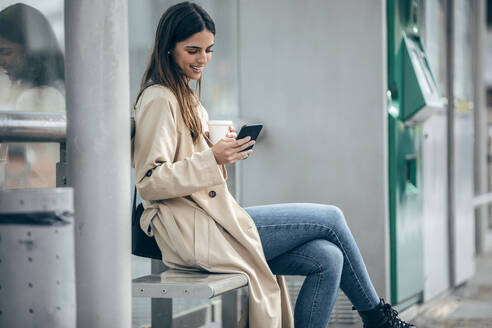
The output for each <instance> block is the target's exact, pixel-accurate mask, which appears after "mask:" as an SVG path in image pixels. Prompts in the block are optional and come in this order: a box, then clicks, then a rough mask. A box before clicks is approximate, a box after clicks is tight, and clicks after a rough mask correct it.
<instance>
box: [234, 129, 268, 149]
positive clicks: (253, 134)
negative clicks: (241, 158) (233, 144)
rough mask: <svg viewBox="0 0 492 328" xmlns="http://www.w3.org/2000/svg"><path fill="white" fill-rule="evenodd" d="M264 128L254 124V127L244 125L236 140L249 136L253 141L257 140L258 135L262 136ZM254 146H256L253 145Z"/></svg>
mask: <svg viewBox="0 0 492 328" xmlns="http://www.w3.org/2000/svg"><path fill="white" fill-rule="evenodd" d="M262 128H263V124H261V123H258V124H252V125H246V124H245V125H243V126H242V127H241V130H239V133H238V135H237V138H236V140H238V139H242V138H245V137H247V136H250V137H251V140H256V138H258V135H259V134H260V131H261V129H262ZM253 146H254V145H253ZM253 146H250V147H248V148H246V149H244V150H243V151H246V150H249V149H251V148H253Z"/></svg>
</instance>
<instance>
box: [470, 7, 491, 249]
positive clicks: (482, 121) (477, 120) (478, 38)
mask: <svg viewBox="0 0 492 328" xmlns="http://www.w3.org/2000/svg"><path fill="white" fill-rule="evenodd" d="M472 5H473V16H474V17H475V18H476V19H475V22H474V26H473V28H474V33H473V35H474V40H473V57H474V58H475V60H474V61H473V79H474V84H475V88H474V95H473V98H474V99H473V103H474V104H475V108H474V130H475V164H474V165H475V168H474V171H475V195H483V194H486V193H487V181H488V177H487V108H486V106H485V78H484V69H485V67H484V65H485V60H484V54H485V34H486V30H487V26H486V17H485V13H486V10H485V0H478V1H476V2H472ZM475 215H476V226H475V227H476V230H475V231H476V240H475V249H476V252H477V254H480V253H483V252H484V251H485V250H486V248H487V243H486V241H487V234H488V231H489V228H488V220H489V218H488V216H489V213H488V205H481V206H478V207H476V209H475Z"/></svg>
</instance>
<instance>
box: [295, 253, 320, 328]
mask: <svg viewBox="0 0 492 328" xmlns="http://www.w3.org/2000/svg"><path fill="white" fill-rule="evenodd" d="M290 254H292V255H296V256H299V257H303V258H305V259H309V260H311V261H312V262H313V263H314V264H315V265H316V266H317V267H318V270H319V275H318V280H317V282H316V293H315V294H314V300H313V304H312V305H311V311H310V313H309V321H308V326H307V328H309V327H311V322H312V319H313V312H314V305H315V304H317V302H318V295H319V286H320V285H321V281H322V279H323V266H322V265H321V264H319V263H318V262H317V261H316V259H314V258H313V257H311V256H307V255H305V254H301V253H297V252H292V251H291V252H290Z"/></svg>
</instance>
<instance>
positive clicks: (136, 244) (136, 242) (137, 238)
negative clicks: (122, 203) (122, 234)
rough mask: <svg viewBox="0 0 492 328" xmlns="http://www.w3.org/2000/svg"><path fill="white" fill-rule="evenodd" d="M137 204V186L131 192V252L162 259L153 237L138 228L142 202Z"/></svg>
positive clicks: (142, 208)
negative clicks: (132, 192)
mask: <svg viewBox="0 0 492 328" xmlns="http://www.w3.org/2000/svg"><path fill="white" fill-rule="evenodd" d="M136 205H137V188H136V187H135V192H134V194H133V206H132V254H133V255H136V256H142V257H150V258H152V259H156V260H162V253H161V250H160V249H159V246H157V242H156V241H155V238H154V237H149V236H147V235H146V234H145V232H143V231H142V229H141V228H140V217H141V216H142V213H143V211H144V207H143V205H142V203H140V204H138V206H136Z"/></svg>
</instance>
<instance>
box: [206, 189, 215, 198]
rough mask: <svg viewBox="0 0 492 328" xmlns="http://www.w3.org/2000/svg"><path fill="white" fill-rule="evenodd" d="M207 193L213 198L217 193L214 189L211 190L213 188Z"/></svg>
mask: <svg viewBox="0 0 492 328" xmlns="http://www.w3.org/2000/svg"><path fill="white" fill-rule="evenodd" d="M208 195H209V196H210V197H211V198H214V197H215V196H216V195H217V193H216V192H215V191H213V190H210V192H209V193H208Z"/></svg>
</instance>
